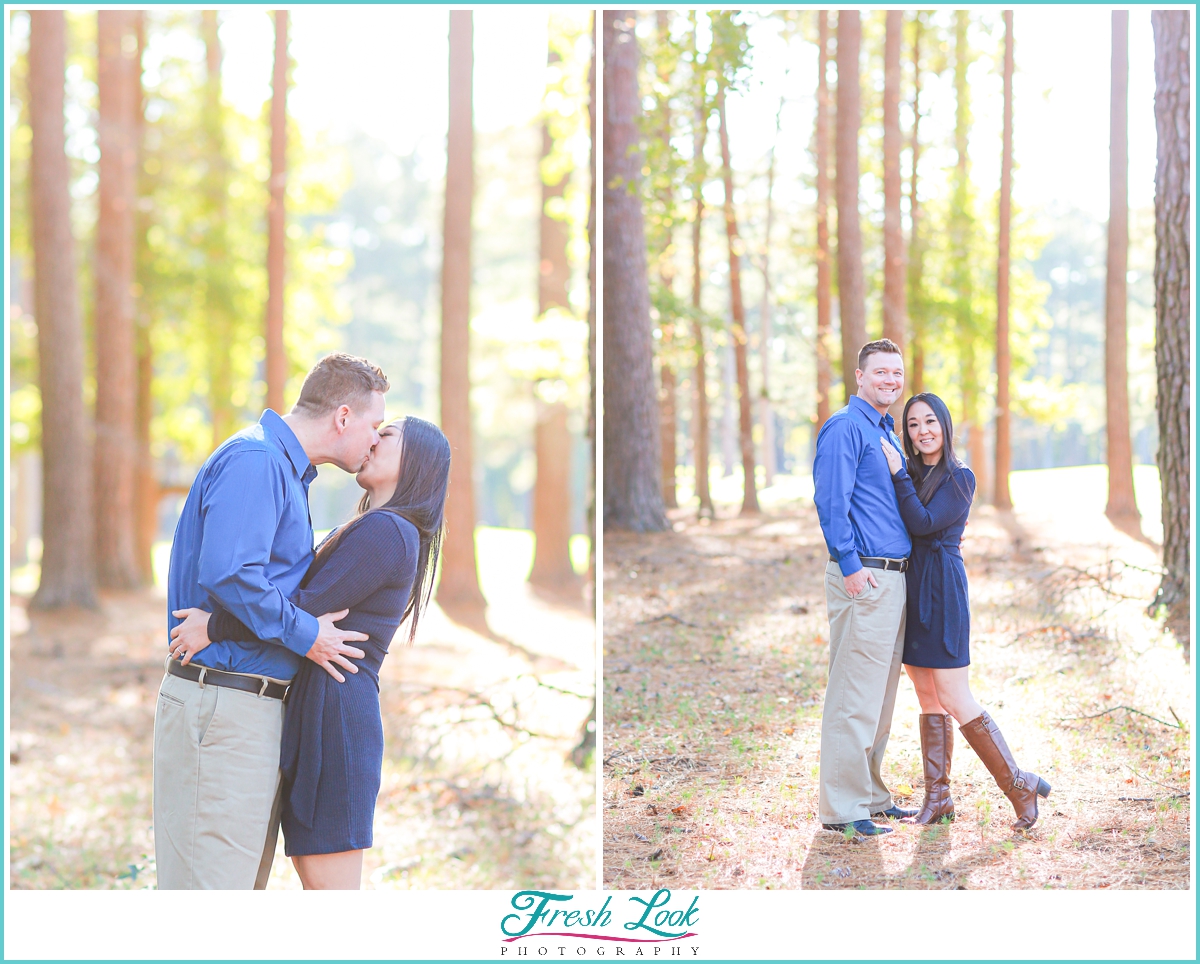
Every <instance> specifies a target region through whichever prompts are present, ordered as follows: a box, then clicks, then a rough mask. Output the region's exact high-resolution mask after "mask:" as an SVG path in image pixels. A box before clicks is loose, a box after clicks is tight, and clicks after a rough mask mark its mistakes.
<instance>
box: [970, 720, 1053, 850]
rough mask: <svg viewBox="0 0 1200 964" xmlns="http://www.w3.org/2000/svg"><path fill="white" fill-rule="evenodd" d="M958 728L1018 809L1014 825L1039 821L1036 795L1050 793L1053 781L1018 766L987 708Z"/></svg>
mask: <svg viewBox="0 0 1200 964" xmlns="http://www.w3.org/2000/svg"><path fill="white" fill-rule="evenodd" d="M959 730H960V731H961V732H962V735H963V736H964V737H966V740H967V742H968V743H970V744H971V749H972V750H974V751H975V752H976V753H978V754H979V759H981V760H982V761H983V765H984V766H985V767H987V768H988V772H989V773H990V774H991V775H992V776H993V777H995V779H996V784H997V785H998V786H999V787H1000V789H1001V790H1002V791H1003V792H1004V795H1005V796H1006V797H1008V802H1009V803H1011V804H1012V805H1013V809H1014V810H1015V811H1016V812H1017V822H1016V823H1014V824H1013V825H1012V827H1013V829H1014V830H1028V829H1029V828H1030V827H1032V826H1033V825H1034V824H1035V823H1037V818H1038V805H1037V798H1038V797H1039V796H1042V797H1048V796H1050V784H1048V783H1047V782H1046V781H1045V780H1043V779H1042V778H1041V777H1039V776H1038V775H1037V774H1036V773H1030V772H1029V771H1028V770H1022V769H1020V768H1018V766H1017V764H1016V762H1015V761H1014V760H1013V756H1012V751H1011V750H1009V748H1008V744H1007V743H1005V742H1004V735H1003V734H1002V733H1001V732H1000V727H998V726H996V722H995V720H993V719H992V718H991V717H990V716H988V715H987V711H986V710H985V711H984V712H983V713H982V714H981V715H979V716H977V717H976V718H975V719H973V720H971V722H970V723H964V724H963V725H962V726H960V727H959Z"/></svg>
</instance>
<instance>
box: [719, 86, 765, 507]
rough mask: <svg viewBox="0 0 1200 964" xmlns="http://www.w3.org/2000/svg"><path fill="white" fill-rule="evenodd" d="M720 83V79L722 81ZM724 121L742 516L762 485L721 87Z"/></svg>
mask: <svg viewBox="0 0 1200 964" xmlns="http://www.w3.org/2000/svg"><path fill="white" fill-rule="evenodd" d="M718 84H720V82H719V81H718ZM717 117H718V119H719V120H720V125H721V127H720V137H721V170H722V176H723V178H724V181H725V238H726V240H727V241H728V242H729V303H730V313H731V314H732V316H733V327H732V331H731V334H732V336H733V357H734V364H735V365H736V367H737V396H738V442H739V443H740V447H741V450H742V479H743V482H742V510H741V513H740V514H741V515H744V516H745V515H756V514H757V513H758V511H759V508H758V486H757V480H756V479H755V478H754V465H755V462H754V434H753V432H754V423H753V421H752V418H751V414H750V369H749V366H748V364H747V360H746V340H747V339H746V306H745V304H744V302H743V301H742V239H741V238H740V237H738V228H737V215H736V213H735V212H734V209H733V165H732V164H731V163H730V157H729V125H728V122H727V119H726V116H725V88H724V87H723V86H718V88H717Z"/></svg>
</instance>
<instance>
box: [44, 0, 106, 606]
mask: <svg viewBox="0 0 1200 964" xmlns="http://www.w3.org/2000/svg"><path fill="white" fill-rule="evenodd" d="M66 59H67V27H66V18H65V15H64V14H63V12H62V11H61V10H33V11H31V12H30V14H29V126H30V129H31V132H32V134H33V140H32V144H31V146H30V157H29V186H30V215H31V221H32V227H33V239H32V240H33V275H34V317H35V319H36V321H37V326H38V383H39V387H40V389H41V396H42V571H41V579H40V582H39V585H38V589H37V592H36V593H35V594H34V597H33V602H32V604H31V605H32V606H33V608H35V609H58V608H60V607H63V606H88V607H94V606H95V605H96V593H95V586H96V569H95V556H94V555H93V552H94V545H93V541H92V537H93V532H94V528H93V517H92V473H91V472H89V471H87V470H86V468H84V470H83V471H81V470H80V467H81V466H84V467H86V466H88V465H90V459H89V455H90V452H89V449H90V443H89V440H88V421H87V415H86V413H85V412H84V407H83V324H82V322H81V320H80V315H79V293H78V289H77V287H76V283H75V240H74V238H73V237H72V236H71V196H70V171H69V168H68V165H67V152H66V134H65V130H64V115H63V106H64V86H65V81H66V73H67V64H66Z"/></svg>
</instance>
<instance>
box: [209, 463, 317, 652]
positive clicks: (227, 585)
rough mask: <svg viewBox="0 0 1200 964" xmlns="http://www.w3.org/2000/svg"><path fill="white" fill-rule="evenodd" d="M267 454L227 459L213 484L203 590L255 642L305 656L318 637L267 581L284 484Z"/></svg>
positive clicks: (311, 622) (310, 619)
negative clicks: (246, 628)
mask: <svg viewBox="0 0 1200 964" xmlns="http://www.w3.org/2000/svg"><path fill="white" fill-rule="evenodd" d="M277 474H278V472H277V470H276V468H275V466H274V464H273V463H272V460H271V457H270V456H269V455H268V454H267V453H265V452H257V451H247V452H241V453H237V454H235V455H232V456H230V457H229V459H228V460H226V462H225V463H224V464H223V465H222V466H221V467H220V469H219V471H218V472H216V473H215V474H214V476H213V477H212V478H211V479H210V480H209V482H208V485H207V486H206V490H205V492H204V497H203V502H202V504H201V510H200V511H201V514H202V518H203V527H202V532H203V535H202V537H201V543H200V559H199V564H198V567H197V568H198V581H199V584H200V588H201V589H203V590H204V591H205V592H207V593H208V594H209V595H210V596H212V597H213V598H214V599H215V600H216V601H217V602H218V603H220V605H221V606H222V607H224V608H225V609H227V610H228V611H229V612H231V613H232V614H233V615H234V616H236V617H237V618H238V619H240V620H241V621H242V622H243V623H245V624H246V626H247V627H248V628H249V629H250V631H251V632H252V633H253V634H254V636H255V638H256V639H260V640H262V641H263V642H267V643H275V644H277V645H281V646H284V647H286V648H287V649H290V650H291V651H292V652H294V653H296V654H298V655H300V656H304V655H305V654H306V653H307V652H308V651H309V650H310V649H311V648H312V644H313V642H314V641H315V640H316V638H317V632H318V630H319V628H320V627H319V626H318V625H317V620H316V617H314V616H311V615H309V614H308V613H306V612H303V611H302V610H300V609H299V608H297V606H296V605H295V604H294V603H292V602H291V601H290V600H289V599H288V598H287V597H286V596H285V595H284V594H283V593H282V592H281V591H280V590H279V589H278V588H276V586H275V585H274V584H273V583H272V582H270V581H269V580H268V579H267V577H266V567H267V563H268V562H269V561H270V559H271V546H272V543H273V542H274V540H275V530H276V529H277V527H278V525H279V518H280V513H281V511H282V508H283V506H282V500H283V492H282V485H280V484H278V483H277V480H276V478H275V476H277Z"/></svg>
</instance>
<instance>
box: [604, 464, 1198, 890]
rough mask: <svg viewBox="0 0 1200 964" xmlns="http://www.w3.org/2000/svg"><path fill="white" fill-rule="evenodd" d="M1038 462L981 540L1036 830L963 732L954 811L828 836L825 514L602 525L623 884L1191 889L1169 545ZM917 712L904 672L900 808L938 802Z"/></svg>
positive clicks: (1001, 679)
mask: <svg viewBox="0 0 1200 964" xmlns="http://www.w3.org/2000/svg"><path fill="white" fill-rule="evenodd" d="M1055 473H1058V474H1057V475H1056V474H1055ZM1072 473H1074V474H1072ZM1027 474H1028V475H1029V476H1032V477H1033V478H1031V479H1023V480H1022V485H1024V488H1021V487H1020V486H1018V485H1017V483H1016V481H1014V497H1015V500H1016V501H1017V506H1018V508H1017V511H1016V513H1015V514H1014V515H1012V516H1008V517H1004V516H1001V515H999V514H997V513H996V512H995V511H994V510H992V509H991V508H990V507H977V508H976V509H975V510H974V511H973V513H972V520H971V524H970V526H969V527H968V529H967V542H966V544H965V545H964V547H963V553H964V557H965V559H966V562H967V571H968V577H969V580H970V590H971V602H972V643H971V652H972V672H971V683H972V688H973V690H974V693H975V696H976V698H977V699H978V700H979V701H980V702H981V703H982V704H983V705H984V706H985V708H987V709H988V710H989V712H990V713H991V714H992V715H993V716H994V718H995V719H996V721H997V722H998V723H999V724H1000V726H1001V728H1002V729H1003V731H1004V734H1005V736H1006V737H1007V739H1008V742H1009V744H1010V746H1011V747H1012V748H1013V752H1014V754H1015V756H1016V759H1017V760H1018V763H1019V765H1020V766H1022V767H1023V768H1026V769H1030V770H1034V771H1035V772H1037V773H1039V774H1041V775H1042V776H1044V777H1045V778H1046V779H1047V780H1048V781H1049V782H1050V783H1051V784H1052V785H1053V788H1054V789H1053V793H1052V795H1051V797H1050V798H1049V800H1046V801H1042V804H1041V818H1040V820H1039V822H1038V824H1037V826H1036V827H1035V828H1034V829H1033V830H1032V831H1031V832H1029V833H1028V834H1021V833H1016V832H1014V831H1012V830H1011V829H1010V828H1009V824H1010V823H1011V821H1012V808H1011V806H1010V805H1009V803H1008V801H1007V800H1006V799H1005V798H1004V797H1003V796H1002V795H1001V793H1000V792H999V790H998V789H997V788H996V786H995V784H994V782H993V781H992V779H991V777H990V776H989V774H988V773H987V771H986V770H985V769H984V767H983V765H982V763H981V762H980V761H979V759H978V758H977V757H976V756H975V754H974V752H973V751H972V750H971V749H970V747H969V746H968V745H967V743H966V741H965V740H964V739H962V737H961V736H960V735H959V734H958V733H957V732H956V733H955V750H954V759H953V772H952V781H951V791H952V793H953V796H954V800H955V807H956V813H957V819H956V821H955V822H954V823H951V824H948V825H939V826H934V827H928V828H920V827H911V826H901V825H898V824H893V827H894V832H893V833H891V834H888V835H885V836H882V837H876V838H873V839H870V840H867V839H862V838H859V839H857V840H847V839H846V838H845V837H844V836H843V835H840V834H835V833H832V832H829V831H825V830H822V829H821V828H820V824H819V822H818V821H817V773H818V766H819V751H820V724H821V701H822V697H823V694H824V690H825V681H826V670H827V664H828V624H827V622H826V613H825V600H824V589H823V578H824V569H825V563H826V560H827V558H828V553H827V550H826V548H825V545H824V542H823V540H822V537H821V531H820V528H819V525H818V523H817V518H816V512H815V510H814V509H813V508H812V506H811V503H810V502H807V501H804V500H801V501H793V502H785V503H777V504H775V505H773V506H772V507H771V509H770V510H769V513H768V514H766V515H764V516H763V517H761V518H758V519H737V518H734V517H732V516H733V515H734V514H735V512H736V509H735V508H734V507H731V506H726V507H719V513H718V516H719V518H718V519H717V520H715V521H712V522H707V521H699V520H697V519H696V517H695V514H694V512H690V511H689V510H680V511H679V512H677V513H674V517H675V520H676V521H675V528H676V531H674V532H667V533H661V534H655V535H649V536H647V535H638V536H634V535H627V534H619V533H609V534H607V535H606V537H605V546H604V563H605V623H604V634H605V640H604V721H603V724H604V734H603V735H604V741H603V748H602V752H603V763H604V784H603V787H604V789H603V803H602V807H603V811H602V812H603V824H604V829H603V832H604V885H605V887H609V888H629V889H654V888H658V887H670V888H672V889H690V888H770V889H779V888H826V889H829V888H840V889H855V888H869V889H875V888H906V889H947V890H954V889H959V888H966V889H1001V888H1051V889H1091V888H1141V889H1167V888H1182V889H1186V888H1187V887H1188V884H1189V866H1190V858H1191V854H1190V849H1189V840H1190V813H1191V806H1190V803H1191V800H1190V796H1189V791H1190V788H1191V764H1192V761H1191V749H1190V747H1191V727H1192V723H1193V719H1194V714H1193V696H1192V694H1193V682H1192V671H1191V666H1190V665H1189V664H1188V663H1187V662H1186V661H1185V659H1184V656H1183V653H1182V650H1181V648H1180V646H1179V645H1178V643H1177V642H1176V641H1175V640H1174V638H1173V637H1172V636H1171V635H1170V634H1169V633H1165V632H1164V631H1163V629H1162V627H1161V625H1160V624H1159V623H1157V622H1155V621H1153V620H1152V619H1150V618H1148V617H1147V616H1146V615H1145V612H1144V609H1145V604H1146V601H1147V600H1149V599H1150V598H1152V597H1153V594H1154V591H1155V589H1156V588H1157V585H1158V580H1159V576H1158V575H1157V565H1158V549H1157V547H1156V546H1155V545H1153V544H1151V543H1149V542H1148V541H1146V540H1144V539H1137V538H1134V537H1131V536H1129V535H1126V534H1125V533H1122V532H1120V531H1118V530H1116V529H1114V528H1113V527H1112V526H1111V525H1110V524H1109V522H1108V521H1107V519H1106V518H1105V517H1104V515H1103V499H1102V498H1101V499H1100V500H1097V499H1096V498H1094V497H1093V496H1094V493H1091V494H1089V493H1090V489H1088V490H1087V491H1085V490H1084V489H1081V488H1080V481H1081V476H1080V474H1079V470H1074V469H1065V470H1051V471H1046V472H1038V473H1027ZM1093 474H1094V473H1093ZM1021 475H1025V474H1024V473H1017V474H1016V475H1015V476H1014V480H1016V479H1017V476H1021ZM1089 478H1090V477H1089ZM1082 481H1084V482H1087V481H1088V479H1082ZM1093 481H1094V480H1093ZM1026 482H1028V483H1029V484H1028V485H1025V483H1026ZM1093 488H1094V486H1093ZM1085 489H1086V486H1085ZM768 492H769V490H768ZM1140 494H1141V492H1140V491H1139V495H1140ZM768 504H770V503H768ZM1156 508H1157V507H1154V506H1148V507H1147V509H1146V515H1147V516H1148V518H1147V519H1146V523H1147V525H1146V526H1145V528H1146V530H1147V531H1153V525H1154V523H1155V522H1156V521H1157V520H1156V518H1154V517H1156V515H1157V511H1156ZM919 712H920V710H919V707H918V704H917V701H916V697H915V694H914V693H913V690H912V686H911V684H910V683H908V681H907V678H906V677H902V678H901V682H900V695H899V699H898V701H897V706H896V713H895V717H894V720H893V725H892V733H891V740H890V742H889V744H888V750H887V757H886V759H885V768H884V775H885V779H887V780H888V782H889V784H890V786H891V787H892V788H893V790H894V792H895V793H896V794H897V796H898V802H899V803H900V804H901V805H909V806H919V804H920V801H921V799H922V772H921V756H920V742H919V737H918V731H917V717H918V714H919ZM956 729H957V728H956Z"/></svg>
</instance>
